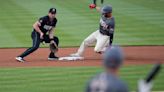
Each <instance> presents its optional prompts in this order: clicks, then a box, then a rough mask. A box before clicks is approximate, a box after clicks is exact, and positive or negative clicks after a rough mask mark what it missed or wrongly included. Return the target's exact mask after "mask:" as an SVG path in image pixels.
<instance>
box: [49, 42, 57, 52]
mask: <svg viewBox="0 0 164 92" xmlns="http://www.w3.org/2000/svg"><path fill="white" fill-rule="evenodd" d="M50 51H51V52H53V53H55V52H57V51H58V46H57V44H56V43H50Z"/></svg>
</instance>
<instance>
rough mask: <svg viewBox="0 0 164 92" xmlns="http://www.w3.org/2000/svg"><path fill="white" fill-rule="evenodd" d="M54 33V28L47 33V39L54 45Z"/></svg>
mask: <svg viewBox="0 0 164 92" xmlns="http://www.w3.org/2000/svg"><path fill="white" fill-rule="evenodd" d="M54 31H55V28H52V29H51V30H50V31H49V38H50V40H51V43H54Z"/></svg>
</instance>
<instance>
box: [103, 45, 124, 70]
mask: <svg viewBox="0 0 164 92" xmlns="http://www.w3.org/2000/svg"><path fill="white" fill-rule="evenodd" d="M123 59H124V56H123V52H122V50H121V48H120V47H119V46H112V47H111V48H109V49H107V50H106V52H105V54H104V66H105V67H107V68H118V67H120V65H121V64H122V62H123Z"/></svg>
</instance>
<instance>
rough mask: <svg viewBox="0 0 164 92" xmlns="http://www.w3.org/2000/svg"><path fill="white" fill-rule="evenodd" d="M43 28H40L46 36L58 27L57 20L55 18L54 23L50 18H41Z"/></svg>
mask: <svg viewBox="0 0 164 92" xmlns="http://www.w3.org/2000/svg"><path fill="white" fill-rule="evenodd" d="M38 21H39V23H40V24H41V26H39V28H40V30H41V31H42V32H43V33H44V34H46V33H47V32H48V31H50V30H52V28H54V27H55V26H56V23H57V19H56V18H54V19H53V20H52V21H51V20H50V18H49V17H48V16H44V17H41V18H40V19H39V20H38Z"/></svg>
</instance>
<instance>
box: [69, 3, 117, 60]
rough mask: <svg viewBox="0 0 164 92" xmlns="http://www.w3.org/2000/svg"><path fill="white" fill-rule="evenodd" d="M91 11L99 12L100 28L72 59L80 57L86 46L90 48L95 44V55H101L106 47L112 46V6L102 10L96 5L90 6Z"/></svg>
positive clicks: (88, 38) (84, 42) (113, 25)
mask: <svg viewBox="0 0 164 92" xmlns="http://www.w3.org/2000/svg"><path fill="white" fill-rule="evenodd" d="M90 8H91V9H94V8H96V10H97V11H99V12H101V18H100V27H99V29H98V30H97V31H95V32H93V33H92V34H90V35H89V36H88V37H87V38H86V39H85V40H84V41H83V42H82V43H81V45H80V48H79V49H78V51H77V52H76V53H74V54H71V55H70V56H72V57H81V56H82V55H83V53H84V50H85V48H86V47H87V46H91V45H93V44H94V43H95V42H96V45H95V48H94V51H95V52H96V53H102V52H104V51H105V50H106V47H108V46H110V45H112V42H113V35H114V28H115V21H114V17H113V16H112V6H111V5H106V6H104V7H102V8H100V7H96V5H94V4H91V5H90Z"/></svg>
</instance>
